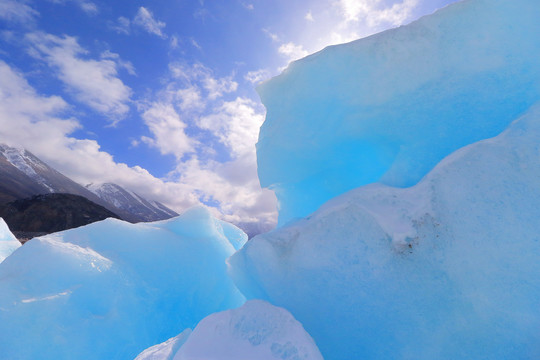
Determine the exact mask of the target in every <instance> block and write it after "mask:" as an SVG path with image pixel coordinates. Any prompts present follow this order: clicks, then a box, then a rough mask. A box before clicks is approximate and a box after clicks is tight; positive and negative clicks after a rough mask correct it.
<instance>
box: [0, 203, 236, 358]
mask: <svg viewBox="0 0 540 360" xmlns="http://www.w3.org/2000/svg"><path fill="white" fill-rule="evenodd" d="M246 240H247V236H246V235H245V234H244V233H243V232H242V231H241V230H239V229H238V228H235V227H234V226H232V225H230V224H227V223H224V222H222V221H220V220H217V219H215V218H213V217H212V216H211V215H210V213H209V212H208V211H207V210H206V209H204V208H195V209H192V210H190V211H188V212H186V213H185V214H183V215H182V216H180V217H178V218H174V219H170V220H164V221H161V222H154V223H139V224H130V223H127V222H123V221H120V220H115V219H107V220H104V221H101V222H97V223H93V224H91V225H88V226H84V227H80V228H77V229H71V230H67V231H64V232H60V233H56V234H51V235H48V236H43V237H40V238H35V239H32V240H30V241H29V242H27V243H26V244H25V245H24V246H23V247H21V248H20V249H19V250H17V251H16V252H15V253H13V254H12V255H11V256H9V257H8V258H7V259H6V260H5V261H4V262H2V263H1V264H0V334H2V336H0V354H1V356H0V357H2V358H6V359H133V358H135V357H136V356H137V354H139V353H140V352H141V351H142V350H143V349H145V348H148V347H149V346H151V345H154V344H157V343H161V342H163V341H164V340H166V339H168V338H170V337H172V336H174V335H175V334H178V332H179V331H181V330H182V329H185V328H190V327H194V326H195V325H196V324H197V323H198V322H199V321H200V320H201V319H203V318H204V317H205V316H207V315H208V314H210V313H213V312H216V311H221V310H225V309H229V308H234V307H238V306H240V305H241V304H243V302H244V297H243V296H242V295H241V294H240V293H239V292H238V290H237V289H236V287H235V286H234V284H233V283H232V281H231V280H230V278H229V277H228V275H227V273H226V263H225V259H226V258H227V257H228V256H230V255H231V254H232V253H233V252H234V251H235V249H236V248H238V247H239V246H241V245H242V244H243V243H244V242H245V241H246Z"/></svg>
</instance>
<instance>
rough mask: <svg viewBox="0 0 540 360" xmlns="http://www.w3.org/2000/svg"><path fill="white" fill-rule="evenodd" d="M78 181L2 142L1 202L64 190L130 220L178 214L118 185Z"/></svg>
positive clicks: (0, 164)
mask: <svg viewBox="0 0 540 360" xmlns="http://www.w3.org/2000/svg"><path fill="white" fill-rule="evenodd" d="M90 188H91V189H87V188H86V187H84V186H82V185H80V184H78V183H76V182H75V181H73V180H71V179H70V178H68V177H66V176H64V175H63V174H61V173H60V172H58V171H56V170H55V169H53V168H52V167H50V166H49V165H47V164H46V163H44V162H43V161H41V160H40V159H39V158H38V157H36V156H35V155H33V154H32V153H31V152H29V151H28V150H25V149H19V148H14V147H10V146H7V145H4V144H0V204H2V203H4V204H5V203H8V202H11V201H14V200H20V199H26V198H29V197H31V196H34V195H40V194H51V193H65V194H74V195H79V196H82V197H85V198H86V199H88V200H90V201H92V202H93V203H96V204H98V205H100V206H102V207H104V208H106V209H107V210H109V211H110V212H112V213H114V214H117V215H118V216H119V217H120V218H121V219H123V220H126V221H129V222H140V221H155V220H162V219H168V218H171V217H173V216H176V215H178V214H177V213H176V212H174V211H172V210H171V209H169V208H167V207H166V206H164V205H162V204H160V203H158V202H152V201H149V200H146V199H143V198H142V197H140V196H138V195H136V194H135V193H132V192H129V191H128V190H126V189H123V188H122V187H120V186H119V185H116V184H104V185H101V186H90Z"/></svg>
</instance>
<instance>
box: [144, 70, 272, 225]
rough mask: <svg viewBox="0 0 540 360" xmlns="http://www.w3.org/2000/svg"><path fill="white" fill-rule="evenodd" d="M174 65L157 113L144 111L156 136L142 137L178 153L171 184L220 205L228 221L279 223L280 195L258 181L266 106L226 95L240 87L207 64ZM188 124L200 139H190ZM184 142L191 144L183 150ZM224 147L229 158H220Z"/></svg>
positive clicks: (153, 104) (148, 142)
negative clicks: (258, 146) (258, 147)
mask: <svg viewBox="0 0 540 360" xmlns="http://www.w3.org/2000/svg"><path fill="white" fill-rule="evenodd" d="M169 68H170V73H171V78H170V79H169V83H167V84H165V85H164V88H163V89H162V90H161V91H160V92H159V93H158V94H157V98H158V100H156V101H154V102H152V109H154V111H153V113H152V114H150V113H146V112H145V113H144V114H143V118H145V121H146V123H147V125H148V127H149V130H150V133H151V134H152V137H143V138H142V139H141V141H142V142H144V143H146V144H148V145H151V146H154V147H157V148H159V149H160V151H162V152H163V153H169V154H174V155H175V156H176V159H177V166H176V169H175V170H174V171H172V172H171V173H170V174H169V181H170V183H177V184H181V185H182V186H185V187H186V188H188V189H190V190H189V191H190V194H195V195H196V196H197V197H198V198H199V199H200V200H201V201H203V202H207V203H212V204H216V203H217V204H218V206H217V207H216V209H218V210H219V212H220V214H221V215H220V217H221V218H223V219H225V220H227V221H232V222H235V223H237V224H242V225H243V226H246V227H247V228H256V227H258V226H261V228H260V229H259V230H268V229H269V228H271V227H272V226H273V224H275V221H276V217H277V213H276V199H275V196H274V194H273V193H272V192H271V191H268V190H262V189H261V187H260V185H259V180H258V177H257V165H256V155H255V143H256V141H257V137H258V133H259V128H260V126H261V124H262V122H263V120H264V108H263V107H262V106H261V105H259V104H257V103H255V102H253V101H251V100H249V99H247V98H242V97H236V98H235V99H234V100H226V99H225V98H224V95H225V94H227V93H233V92H234V91H236V88H237V83H236V82H234V80H233V76H232V75H231V76H226V77H221V78H219V77H216V76H214V73H213V71H211V70H210V69H208V68H207V67H205V66H204V65H202V64H194V65H192V66H187V65H185V64H177V63H176V64H171V65H170V66H169ZM157 104H159V107H157V108H156V105H157ZM156 109H159V111H157V110H156ZM149 115H152V117H151V120H152V121H149V120H150V116H149ZM181 119H182V120H183V122H182V123H181ZM156 124H157V125H156ZM188 127H189V128H190V129H191V131H190V133H192V134H196V135H193V136H197V140H196V139H195V138H193V137H192V138H189V137H188V138H187V140H186V136H187V135H186V129H187V128H188ZM175 132H177V133H176V134H175ZM190 140H191V141H192V142H191V143H190V144H189V141H190ZM198 140H200V141H198ZM182 144H189V146H187V147H185V148H183V149H182V148H181V146H182ZM218 145H219V146H218ZM223 148H225V149H226V151H227V152H228V154H227V156H226V158H227V160H226V161H224V160H223V159H222V160H220V161H218V160H216V159H217V158H218V157H220V156H221V157H223V156H222V154H219V153H218V149H219V151H223ZM187 153H189V157H186V156H184V155H185V154H187ZM179 186H180V185H179ZM216 211H217V210H216ZM246 224H247V225H246ZM257 224H258V225H257Z"/></svg>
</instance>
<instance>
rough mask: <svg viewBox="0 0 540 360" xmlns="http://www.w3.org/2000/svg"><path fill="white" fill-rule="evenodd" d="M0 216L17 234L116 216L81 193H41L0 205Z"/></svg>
mask: <svg viewBox="0 0 540 360" xmlns="http://www.w3.org/2000/svg"><path fill="white" fill-rule="evenodd" d="M0 217H1V218H3V219H4V220H5V221H6V223H7V224H8V225H9V228H10V229H11V231H12V232H13V233H14V234H15V235H16V236H17V237H18V238H30V237H33V236H37V235H41V234H47V233H52V232H57V231H62V230H66V229H71V228H75V227H79V226H83V225H88V224H91V223H93V222H96V221H99V220H104V219H107V218H109V217H113V218H117V219H119V218H120V217H119V216H118V215H116V214H115V213H113V212H111V211H109V210H107V209H106V208H104V207H103V206H100V205H98V204H95V203H93V202H92V201H90V200H88V199H86V198H85V197H82V196H79V195H73V194H56V193H53V194H43V195H34V196H32V197H30V198H26V199H19V200H15V201H12V202H10V203H7V204H3V205H0Z"/></svg>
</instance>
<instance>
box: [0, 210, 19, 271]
mask: <svg viewBox="0 0 540 360" xmlns="http://www.w3.org/2000/svg"><path fill="white" fill-rule="evenodd" d="M20 246H21V243H20V242H19V240H17V238H16V237H15V235H13V233H12V232H11V231H10V230H9V227H8V226H7V224H6V222H5V221H4V219H2V218H1V217H0V263H1V262H2V261H4V259H5V258H7V257H8V256H9V255H11V253H12V252H14V251H15V250H17V249H18V248H19V247H20Z"/></svg>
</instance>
